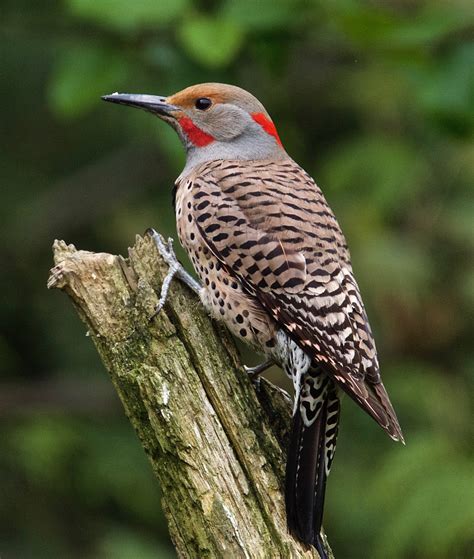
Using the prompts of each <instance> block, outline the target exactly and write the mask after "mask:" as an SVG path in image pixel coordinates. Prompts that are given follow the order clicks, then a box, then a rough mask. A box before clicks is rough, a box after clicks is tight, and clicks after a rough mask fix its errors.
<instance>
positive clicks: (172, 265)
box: [147, 229, 201, 320]
mask: <svg viewBox="0 0 474 559" xmlns="http://www.w3.org/2000/svg"><path fill="white" fill-rule="evenodd" d="M147 233H148V234H149V235H150V237H151V238H152V239H153V241H154V243H155V245H156V248H157V249H158V252H159V253H160V255H161V256H162V258H163V260H164V261H165V262H166V263H167V264H168V266H169V269H168V273H167V274H166V276H165V279H164V280H163V284H162V286H161V293H160V300H159V301H158V304H157V305H156V308H155V312H154V313H153V314H152V316H151V317H150V320H151V319H153V318H155V316H156V315H157V314H158V313H159V312H160V311H161V309H162V308H163V307H164V304H165V303H166V297H167V296H168V291H169V288H170V284H171V280H172V279H173V278H174V276H176V277H178V278H179V279H180V280H181V281H182V282H183V283H185V284H186V285H187V286H188V287H189V288H190V289H191V290H192V291H194V293H196V294H199V291H200V290H201V286H200V285H199V283H198V282H197V281H196V280H195V279H194V278H193V277H192V276H191V275H190V274H188V272H186V270H185V269H184V268H183V266H182V264H181V263H180V262H179V260H178V259H177V258H176V254H175V253H174V249H173V239H172V238H171V237H170V238H168V240H167V241H166V242H165V240H164V239H163V237H162V236H161V235H160V234H159V233H157V232H156V231H155V230H154V229H148V231H147Z"/></svg>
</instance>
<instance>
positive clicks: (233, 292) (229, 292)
mask: <svg viewBox="0 0 474 559" xmlns="http://www.w3.org/2000/svg"><path fill="white" fill-rule="evenodd" d="M186 194H187V193H186V192H185V195H184V196H182V197H181V199H179V198H178V199H177V211H176V214H177V215H176V217H177V229H178V236H179V240H180V242H181V244H182V246H183V248H184V249H185V250H186V252H187V254H188V256H189V258H190V260H191V262H192V264H193V267H194V269H195V271H196V274H197V275H198V276H199V279H200V282H201V285H202V290H201V300H202V303H203V305H204V307H205V308H206V309H207V310H208V312H209V313H210V314H211V315H212V316H214V317H215V318H217V319H218V320H222V321H223V322H224V323H225V324H226V326H227V327H228V328H229V330H230V331H231V332H232V333H233V334H234V335H235V336H237V337H239V338H241V339H242V340H243V341H245V342H246V343H247V344H249V345H251V346H252V347H253V348H254V349H256V350H257V351H258V352H260V353H264V354H265V355H269V356H270V355H272V352H273V349H274V348H275V344H276V337H277V330H278V328H277V324H276V323H275V321H274V319H273V318H272V317H271V316H270V315H269V314H268V313H267V312H266V311H265V309H264V308H263V307H262V306H261V305H260V303H259V302H258V300H256V299H255V298H253V297H251V296H249V295H247V294H246V293H245V292H244V291H243V289H242V287H241V285H240V283H239V282H238V281H237V280H236V279H235V278H233V277H232V276H231V275H230V274H229V273H228V272H227V270H225V269H224V268H223V267H222V266H221V263H220V262H219V261H218V260H217V258H216V257H215V256H214V255H213V254H212V253H211V251H210V250H209V248H208V247H207V246H206V245H205V244H204V242H203V241H202V239H201V236H200V233H199V230H198V229H197V227H196V225H195V223H194V221H193V217H192V215H191V213H190V210H191V205H190V204H189V200H188V199H187V198H188V197H189V196H190V194H189V196H186Z"/></svg>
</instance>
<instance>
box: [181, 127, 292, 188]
mask: <svg viewBox="0 0 474 559" xmlns="http://www.w3.org/2000/svg"><path fill="white" fill-rule="evenodd" d="M252 140H253V139H252V138H249V137H248V135H247V134H242V135H241V136H238V137H237V138H233V139H232V140H231V141H229V142H226V141H215V142H212V143H211V144H209V145H207V146H204V147H196V146H194V145H187V146H186V147H187V150H186V165H185V166H184V169H183V170H182V172H181V174H180V175H179V177H178V179H177V180H178V181H181V180H183V179H185V178H186V177H187V176H188V175H189V173H191V171H192V170H193V169H194V168H195V167H197V166H198V165H202V164H203V163H206V162H208V161H216V160H218V159H223V160H242V161H254V160H261V159H272V160H275V161H278V160H283V159H289V156H288V154H287V153H286V151H285V150H284V149H283V148H282V147H281V146H280V145H279V144H277V142H276V141H275V139H274V138H273V137H271V136H268V137H260V138H259V141H258V142H255V141H254V140H253V141H252Z"/></svg>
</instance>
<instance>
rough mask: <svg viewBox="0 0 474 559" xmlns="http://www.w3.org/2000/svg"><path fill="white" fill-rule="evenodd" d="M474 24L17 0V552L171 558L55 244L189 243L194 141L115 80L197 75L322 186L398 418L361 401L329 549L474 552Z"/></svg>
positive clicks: (160, 80) (455, 3)
mask: <svg viewBox="0 0 474 559" xmlns="http://www.w3.org/2000/svg"><path fill="white" fill-rule="evenodd" d="M473 24H474V10H473V8H472V3H471V2H468V1H465V0H451V1H449V2H448V1H447V0H444V1H443V0H433V1H427V0H425V1H423V0H414V1H410V2H408V1H403V0H401V1H382V0H380V1H375V0H374V1H361V2H359V1H355V0H333V1H331V2H323V1H321V0H319V1H318V0H313V1H307V0H271V1H269V0H241V1H239V2H237V1H233V0H222V1H219V0H174V1H173V2H157V1H154V0H136V1H135V2H128V1H125V0H63V1H59V0H45V1H44V2H42V3H37V2H33V0H20V1H15V2H13V1H12V0H6V1H5V2H4V3H3V5H2V19H1V22H0V64H1V66H0V71H1V80H0V101H1V106H2V118H1V121H0V122H1V126H2V135H1V138H2V149H1V150H0V162H1V165H0V176H1V184H2V188H1V190H0V200H1V202H0V223H1V225H0V227H1V239H2V241H1V244H0V250H1V253H2V263H3V264H2V266H1V268H0V288H1V293H2V298H1V299H0V313H1V324H2V329H1V332H0V372H1V387H0V417H1V423H0V440H1V443H2V452H1V454H0V477H1V480H2V483H1V490H0V492H1V494H0V517H1V521H0V553H1V554H2V556H3V555H5V557H15V558H27V557H35V558H42V557H51V556H58V557H72V558H83V557H90V558H92V557H94V558H96V557H104V558H117V559H128V558H132V557H133V558H135V557H140V558H144V559H147V558H148V557H160V558H166V557H173V556H174V551H173V548H172V546H171V544H170V543H169V541H168V536H167V529H166V525H165V522H164V519H163V516H162V513H161V511H160V506H159V500H160V496H159V489H158V487H157V484H156V482H155V481H154V479H153V476H152V473H151V471H150V468H149V466H148V463H147V461H146V457H145V455H144V453H143V452H142V450H141V447H140V445H139V444H138V442H137V440H136V438H135V436H134V433H133V432H132V430H131V427H130V426H129V425H128V422H127V420H126V418H125V417H124V414H123V412H122V410H121V409H120V406H119V404H118V402H117V398H116V396H115V394H114V392H113V389H112V387H111V385H110V383H109V381H108V379H107V377H106V374H105V373H104V371H103V370H102V367H101V365H100V363H99V362H98V358H97V356H96V354H95V352H94V350H93V348H92V344H91V343H90V341H89V340H88V339H87V338H86V337H85V335H84V334H85V332H84V328H83V326H82V324H81V323H80V322H79V320H78V318H77V317H76V316H75V313H74V311H73V309H72V308H70V305H69V303H68V302H67V301H66V299H65V298H64V297H61V296H60V295H58V294H56V293H48V292H47V291H46V289H45V282H46V278H47V274H48V269H49V267H50V266H51V252H50V246H51V243H52V241H53V239H54V238H64V239H65V240H66V241H68V242H73V243H75V244H76V245H77V246H78V247H80V248H85V249H90V250H100V251H110V252H119V253H121V254H126V250H127V246H129V245H131V244H132V243H133V239H134V236H135V234H136V233H142V232H143V231H144V230H145V229H146V228H147V227H149V226H154V227H156V228H158V229H159V230H161V231H162V232H163V233H164V234H169V235H173V236H175V229H174V217H173V214H172V210H171V186H172V184H173V181H174V178H175V177H176V176H177V175H178V174H179V172H180V170H181V168H182V165H183V161H184V156H183V153H182V149H181V146H180V145H179V142H178V139H177V138H176V137H175V135H174V133H173V132H172V131H171V130H169V129H167V128H166V127H165V126H164V125H162V124H161V123H158V122H157V121H156V120H154V119H153V118H152V117H150V116H149V115H145V114H143V113H141V112H139V111H131V110H126V109H119V108H117V107H112V106H106V105H104V104H102V103H101V102H100V95H103V94H106V93H111V92H113V91H117V90H121V91H128V92H140V93H154V94H164V95H166V94H169V93H172V92H174V91H177V90H179V89H182V88H183V87H185V86H187V85H190V84H193V83H199V82H203V81H223V82H229V83H234V84H237V85H240V86H242V87H244V88H247V89H249V90H250V91H252V92H253V93H255V94H256V96H257V97H259V99H261V100H262V102H263V103H264V104H265V106H266V107H267V109H268V110H269V112H270V113H271V114H272V116H273V117H274V120H275V122H276V124H277V126H278V129H279V132H280V136H281V137H282V139H283V142H284V143H285V146H286V147H287V150H288V152H289V153H290V154H291V155H292V157H294V158H295V159H296V160H297V161H298V162H299V163H301V164H302V165H303V166H304V167H305V168H306V169H307V170H308V171H309V172H310V173H311V174H312V175H313V176H314V177H315V178H316V180H317V181H318V183H319V184H320V185H321V186H322V188H323V190H324V191H325V193H326V195H327V198H328V200H329V202H330V204H331V205H332V206H333V208H334V209H335V211H336V213H337V216H338V218H339V221H340V222H341V224H342V226H343V229H344V231H345V233H346V236H347V238H348V241H349V245H350V247H351V250H352V254H353V260H354V268H355V271H356V274H357V277H358V279H359V283H360V285H361V289H362V292H363V295H364V300H365V302H366V305H367V308H368V312H369V316H370V317H371V322H372V326H373V330H374V331H375V335H376V339H377V342H378V347H379V352H380V356H381V362H382V369H383V374H384V379H385V381H386V384H387V386H388V388H389V391H390V394H391V397H392V400H393V402H394V404H395V406H396V408H397V410H398V414H399V417H400V420H401V423H402V426H403V427H404V431H405V436H406V440H407V446H406V447H405V448H403V447H401V445H394V444H393V443H391V442H390V441H389V440H388V439H387V438H386V437H385V436H384V435H383V433H382V432H381V431H380V430H379V429H377V427H376V426H375V424H373V422H372V421H371V420H370V419H369V418H368V417H366V416H364V415H363V414H362V413H361V412H360V410H358V409H356V407H355V406H354V405H352V404H351V403H349V402H346V405H345V406H344V410H343V425H342V429H341V436H340V444H339V446H338V458H337V459H336V460H335V463H334V466H333V471H332V473H331V478H330V483H329V491H328V496H327V507H326V509H327V510H326V520H325V525H326V528H327V532H328V534H329V537H330V541H331V544H332V546H333V548H334V550H335V553H336V557H339V558H341V557H351V558H355V559H357V558H361V559H362V558H366V557H371V558H372V557H373V558H393V559H401V558H407V559H408V558H410V559H412V558H413V559H428V558H430V559H432V558H434V559H438V558H439V559H441V558H446V557H450V558H451V557H453V558H454V557H459V558H464V557H470V556H472V555H473V551H474V548H473V539H474V538H473V529H472V527H473V526H474V499H473V498H472V488H473V475H472V440H473V439H472V435H473V433H472V406H471V404H472V398H470V395H471V393H472V392H471V391H472V370H473V365H474V359H473V353H472V320H471V319H472V315H473V313H472V307H473V304H474V274H473V271H474V270H473V258H472V256H473V248H474V247H473V238H474V236H473V184H474V143H473V131H474V42H473V27H474V25H473ZM243 352H244V353H243V356H244V359H245V360H246V361H247V362H252V361H255V360H256V359H257V357H256V356H254V355H251V354H250V353H248V352H247V351H245V350H243ZM271 377H272V379H273V380H275V381H279V382H282V375H281V374H280V373H278V372H275V371H274V372H273V373H272V374H271Z"/></svg>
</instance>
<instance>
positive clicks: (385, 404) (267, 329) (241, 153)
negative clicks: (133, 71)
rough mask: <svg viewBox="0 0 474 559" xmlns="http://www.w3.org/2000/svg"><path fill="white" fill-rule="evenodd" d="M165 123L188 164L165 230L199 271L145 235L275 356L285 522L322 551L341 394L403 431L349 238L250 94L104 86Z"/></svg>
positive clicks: (269, 359)
mask: <svg viewBox="0 0 474 559" xmlns="http://www.w3.org/2000/svg"><path fill="white" fill-rule="evenodd" d="M102 99H104V100H105V101H108V102H112V103H117V104H121V105H127V106H131V107H135V108H139V109H143V110H145V111H147V112H149V113H152V114H153V115H155V116H157V117H158V118H159V119H161V120H163V121H165V122H166V123H168V124H169V125H171V127H172V128H173V129H174V130H175V131H176V132H177V134H178V136H179V138H180V140H181V142H182V144H183V146H184V149H185V152H186V163H185V166H184V169H183V171H182V172H181V174H180V175H179V177H178V178H177V180H176V182H175V188H174V194H173V198H174V208H175V213H176V222H177V232H178V236H179V240H180V243H181V245H182V246H183V247H184V249H185V251H186V252H187V254H188V256H189V258H190V260H191V262H192V264H193V267H194V270H195V271H196V274H197V276H198V278H199V282H196V280H195V279H194V278H192V277H191V276H190V275H189V274H188V273H187V272H186V271H185V270H184V268H183V267H182V266H181V264H180V263H179V262H178V261H177V259H176V257H175V255H174V252H173V249H172V240H171V239H170V240H169V242H168V243H165V242H164V240H163V239H161V237H160V236H159V235H158V234H156V233H154V234H153V235H154V238H155V241H156V244H157V246H158V250H159V251H160V252H161V254H162V255H163V257H164V258H165V260H166V261H167V262H168V264H169V266H170V269H169V274H168V276H167V278H166V279H165V281H164V282H163V288H162V291H161V297H160V302H159V304H158V307H157V310H158V311H159V310H160V309H161V307H162V306H163V304H164V302H165V300H166V295H167V290H168V287H169V283H170V281H171V278H172V277H173V276H174V275H177V276H178V277H180V278H181V279H182V280H183V281H185V283H187V284H188V285H189V286H190V287H191V288H192V289H193V290H194V291H196V292H197V293H198V294H199V297H200V299H201V301H202V303H203V305H204V307H205V308H206V309H207V310H208V311H209V312H210V313H211V315H213V316H214V317H215V318H217V319H219V320H222V321H223V322H224V323H225V324H226V326H227V327H228V328H229V329H230V331H231V332H232V333H233V334H234V335H235V336H237V337H238V338H240V339H241V340H243V341H244V342H246V343H247V344H249V345H250V346H251V347H253V348H254V349H255V350H257V351H258V352H260V353H261V354H263V355H264V357H265V362H264V363H262V364H261V365H260V366H259V367H257V368H255V369H253V370H252V369H249V371H250V372H251V373H252V374H253V375H254V376H255V375H257V374H259V373H261V372H262V371H263V370H264V369H265V368H266V367H267V366H269V365H270V364H272V363H275V364H277V365H278V366H280V367H281V368H282V370H283V371H284V372H285V373H286V374H287V375H288V377H289V378H290V379H291V381H292V383H293V386H294V392H295V396H294V406H293V417H292V427H291V434H290V443H289V448H288V455H287V464H286V479H285V503H286V515H287V525H288V530H289V532H290V533H291V534H292V535H293V536H294V537H295V538H296V539H298V540H300V541H301V542H302V543H303V544H305V545H306V546H308V547H309V546H314V547H315V548H316V550H317V551H318V553H319V554H320V556H321V557H322V558H323V559H325V558H326V557H327V553H326V550H325V549H324V545H323V541H322V536H321V528H322V518H323V508H324V498H325V492H326V481H327V477H328V475H329V472H330V469H331V464H332V460H333V458H334V452H335V448H336V439H337V434H338V428H339V418H340V408H341V396H342V394H343V393H346V394H348V395H349V396H350V398H352V399H353V400H354V401H355V402H356V403H357V404H358V405H359V406H360V407H361V408H362V409H363V410H364V411H365V412H367V413H368V414H369V415H370V416H371V417H372V418H373V419H375V421H376V422H377V423H378V424H379V425H380V426H381V427H382V429H384V431H385V432H386V433H387V434H388V435H389V436H390V437H391V438H392V439H393V440H395V441H401V442H404V440H403V434H402V430H401V428H400V425H399V422H398V419H397V416H396V413H395V411H394V409H393V406H392V404H391V402H390V399H389V396H388V394H387V391H386V389H385V387H384V384H383V382H382V379H381V375H380V368H379V363H378V358H377V350H376V346H375V342H374V338H373V335H372V331H371V328H370V325H369V321H368V318H367V314H366V311H365V308H364V304H363V302H362V297H361V293H360V290H359V287H358V285H357V282H356V280H355V277H354V273H353V270H352V265H351V258H350V253H349V249H348V246H347V243H346V240H345V237H344V235H343V233H342V230H341V228H340V226H339V224H338V222H337V220H336V217H335V215H334V213H333V211H332V210H331V208H330V207H329V205H328V203H327V201H326V199H325V197H324V195H323V192H322V191H321V189H320V188H319V186H318V185H317V184H316V182H315V181H314V180H313V178H312V177H311V176H310V175H309V174H308V173H307V172H306V171H305V170H304V169H302V168H301V167H300V166H299V165H298V164H297V163H296V162H295V161H293V159H292V158H291V157H290V156H289V155H288V153H287V152H286V150H285V148H284V147H283V144H282V141H281V139H280V136H279V134H278V132H277V129H276V126H275V124H274V122H273V120H272V119H271V117H270V115H269V114H268V112H267V111H266V109H265V108H264V106H263V105H262V103H261V102H260V101H259V100H258V99H257V98H256V97H255V96H254V95H252V94H251V93H249V92H248V91H246V90H244V89H242V88H240V87H237V86H234V85H227V84H219V83H203V84H198V85H193V86H190V87H187V88H185V89H183V90H182V91H179V92H178V93H175V94H173V95H170V96H158V95H145V94H127V93H113V94H111V95H106V96H103V97H102Z"/></svg>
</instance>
